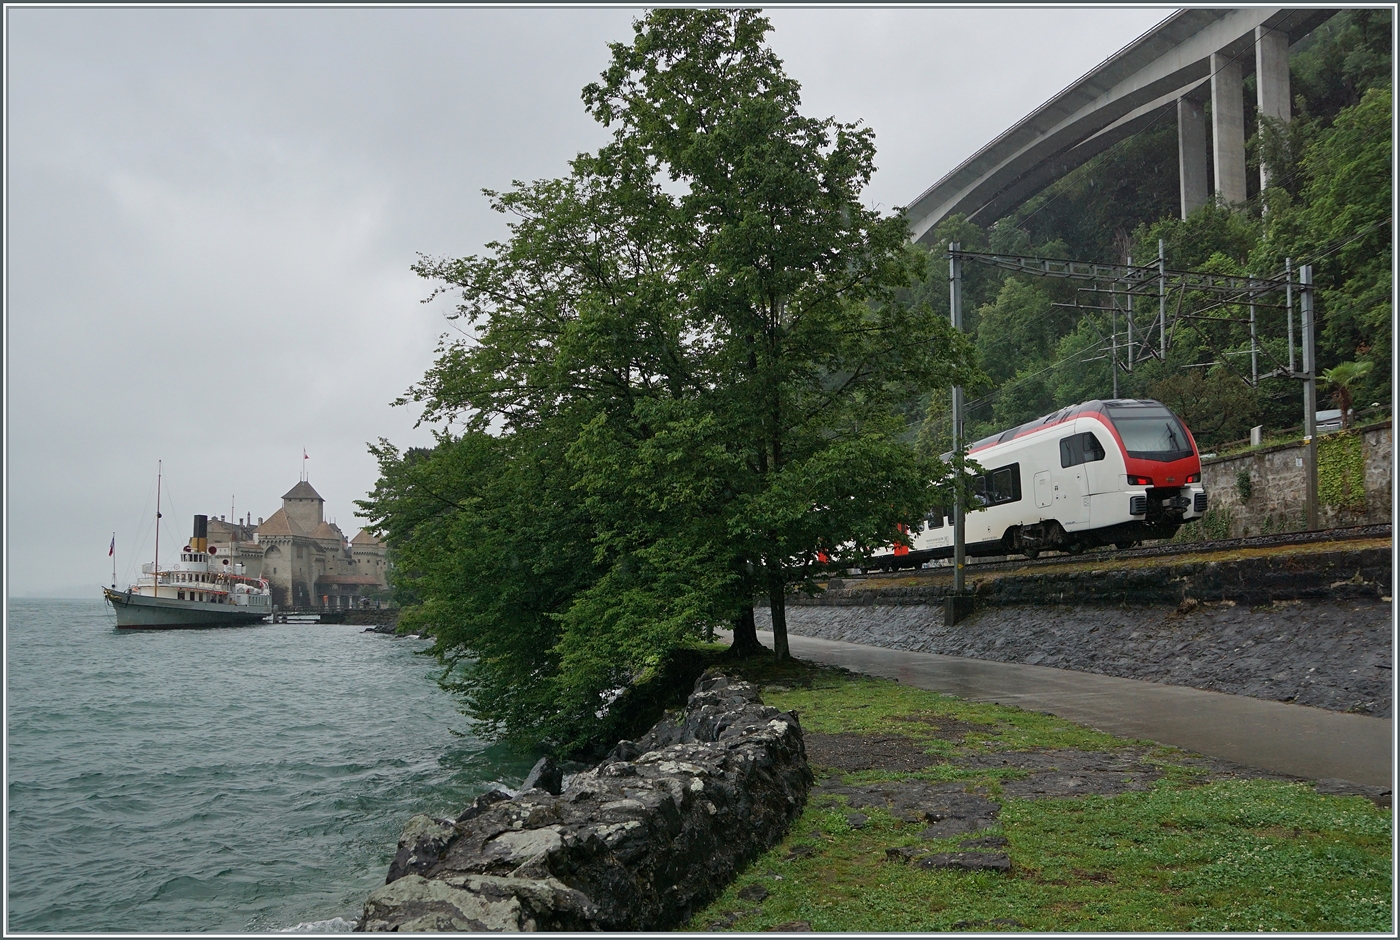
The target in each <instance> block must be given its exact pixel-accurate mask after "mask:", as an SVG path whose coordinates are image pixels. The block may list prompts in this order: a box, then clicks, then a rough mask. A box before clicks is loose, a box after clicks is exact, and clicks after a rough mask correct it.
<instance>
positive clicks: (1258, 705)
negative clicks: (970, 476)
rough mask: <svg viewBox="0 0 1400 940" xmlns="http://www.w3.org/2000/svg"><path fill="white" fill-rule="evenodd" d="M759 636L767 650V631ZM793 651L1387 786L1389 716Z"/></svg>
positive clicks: (839, 650) (879, 652) (871, 652)
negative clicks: (1375, 716) (1351, 713)
mask: <svg viewBox="0 0 1400 940" xmlns="http://www.w3.org/2000/svg"><path fill="white" fill-rule="evenodd" d="M758 637H759V640H760V641H761V642H762V643H763V644H764V645H765V646H767V647H769V648H770V649H771V648H772V645H773V635H772V634H771V633H765V632H760V633H759V634H758ZM788 647H789V649H790V650H791V652H792V655H793V656H795V657H797V658H798V659H805V660H809V661H812V662H819V663H828V664H830V665H833V666H842V667H845V668H846V669H850V670H851V671H853V672H859V673H863V674H865V675H870V676H883V677H885V678H888V679H896V680H898V681H899V682H902V683H904V684H906V685H911V686H914V687H915V688H920V689H928V690H930V691H933V692H944V693H947V694H948V695H956V696H958V697H959V698H964V699H968V700H971V701H974V702H994V703H997V704H1001V705H1015V706H1018V707H1020V708H1024V709H1027V710H1028V711H1040V712H1048V713H1049V714H1052V715H1055V716H1057V717H1060V718H1064V719H1067V720H1069V721H1073V722H1077V723H1078V724H1082V725H1088V726H1089V727H1091V728H1096V729H1098V730H1099V731H1104V732H1107V733H1109V734H1115V735H1118V736H1120V737H1126V738H1142V739H1146V740H1148V741H1155V742H1157V743H1159V744H1169V745H1172V746H1174V747H1180V748H1184V749H1186V750H1190V751H1195V752H1197V753H1198V754H1204V755H1206V756H1208V757H1216V758H1220V759H1223V760H1231V761H1235V762H1237V763H1240V764H1244V765H1246V766H1249V767H1257V768H1259V769H1261V770H1269V771H1273V772H1275V773H1284V774H1292V775H1294V776H1298V777H1303V778H1305V779H1308V780H1324V779H1332V778H1335V779H1341V780H1350V781H1351V782H1353V783H1360V784H1365V785H1367V786H1380V787H1390V786H1391V783H1392V780H1393V773H1392V768H1393V762H1394V756H1393V755H1394V751H1393V748H1394V743H1395V740H1394V729H1393V722H1392V720H1391V719H1389V718H1372V717H1369V716H1365V715H1349V714H1346V713H1343V712H1333V711H1327V710H1326V709H1321V708H1312V707H1309V706H1306V705H1289V704H1287V703H1284V702H1266V701H1263V700H1262V699H1256V698H1248V697H1246V696H1243V695H1227V694H1225V693H1222V692H1206V691H1204V690H1201V689H1191V688H1187V687H1185V686H1179V685H1162V684H1159V683H1156V682H1143V681H1141V680H1139V679H1120V678H1117V677H1116V676H1100V675H1096V674H1094V673H1088V672H1074V671H1072V670H1068V669H1054V668H1051V667H1048V666H1027V665H1023V664H1021V663H999V662H991V661H988V660H983V659H967V658H964V657H961V656H942V655H939V654H936V653H911V652H905V651H904V650H891V649H882V648H880V647H875V646H859V645H857V644H855V643H841V642H837V641H835V640H818V639H814V638H812V637H804V636H794V635H792V634H788Z"/></svg>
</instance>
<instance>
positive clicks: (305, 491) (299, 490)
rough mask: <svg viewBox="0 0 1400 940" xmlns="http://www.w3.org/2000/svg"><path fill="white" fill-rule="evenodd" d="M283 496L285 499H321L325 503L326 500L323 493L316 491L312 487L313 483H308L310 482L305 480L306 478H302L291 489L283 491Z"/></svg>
mask: <svg viewBox="0 0 1400 940" xmlns="http://www.w3.org/2000/svg"><path fill="white" fill-rule="evenodd" d="M282 498H283V499H320V500H321V502H323V503H324V502H325V500H324V499H321V494H320V493H318V492H316V491H315V490H314V489H312V488H311V484H310V483H308V482H307V481H305V480H302V481H301V482H299V483H297V485H296V486H294V487H292V488H291V489H289V490H287V492H285V493H283V494H282Z"/></svg>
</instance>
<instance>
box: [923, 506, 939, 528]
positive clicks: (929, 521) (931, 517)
mask: <svg viewBox="0 0 1400 940" xmlns="http://www.w3.org/2000/svg"><path fill="white" fill-rule="evenodd" d="M924 524H925V525H927V526H928V528H930V529H941V528H943V510H941V509H935V510H934V511H933V512H931V513H929V514H928V516H927V517H926V518H925V519H924Z"/></svg>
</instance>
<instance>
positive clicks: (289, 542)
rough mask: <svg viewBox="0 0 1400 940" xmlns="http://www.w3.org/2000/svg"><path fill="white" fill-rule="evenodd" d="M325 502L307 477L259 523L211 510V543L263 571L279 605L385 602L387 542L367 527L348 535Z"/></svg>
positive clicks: (254, 573) (256, 573) (259, 574)
mask: <svg viewBox="0 0 1400 940" xmlns="http://www.w3.org/2000/svg"><path fill="white" fill-rule="evenodd" d="M325 502H326V501H325V500H324V499H322V498H321V494H320V493H317V492H316V490H315V489H313V488H312V486H311V484H310V483H308V482H307V481H306V480H302V481H300V482H299V483H297V485H296V486H294V487H292V488H291V489H290V490H288V491H287V492H286V493H285V494H284V495H283V496H282V508H281V509H279V510H277V511H276V512H275V513H273V514H272V516H271V517H270V518H268V519H265V520H264V519H261V518H260V519H258V521H257V524H256V525H254V524H253V521H252V516H251V515H249V516H247V517H245V518H243V519H234V520H233V521H229V520H228V519H226V518H225V517H223V516H219V517H217V518H215V517H213V516H211V517H210V518H209V544H210V545H211V546H214V549H215V552H216V557H220V558H227V559H228V560H229V562H230V564H241V565H243V567H244V573H245V574H248V575H250V576H251V577H255V578H265V579H266V580H267V582H268V585H269V586H270V587H271V588H272V602H273V603H274V604H276V605H277V606H278V607H279V608H287V607H325V608H330V609H333V610H348V609H352V608H358V607H366V606H382V605H383V604H384V603H385V602H386V601H387V597H388V590H389V578H388V575H389V562H388V559H387V558H386V557H385V545H384V543H383V542H381V541H379V539H377V538H375V537H374V536H373V535H371V534H370V533H368V532H366V531H363V530H361V531H360V533H359V534H358V535H356V536H355V537H354V538H353V539H347V538H346V537H345V534H344V533H343V532H341V531H340V528H339V527H338V526H337V525H336V524H335V523H334V522H327V521H326V519H325V516H324V508H325Z"/></svg>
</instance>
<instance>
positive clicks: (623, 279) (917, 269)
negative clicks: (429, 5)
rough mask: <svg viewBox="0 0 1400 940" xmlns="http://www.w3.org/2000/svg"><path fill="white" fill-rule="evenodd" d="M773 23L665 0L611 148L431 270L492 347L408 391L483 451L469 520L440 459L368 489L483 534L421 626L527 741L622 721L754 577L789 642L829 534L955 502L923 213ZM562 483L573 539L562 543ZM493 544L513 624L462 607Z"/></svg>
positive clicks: (964, 350) (852, 552)
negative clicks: (785, 53)
mask: <svg viewBox="0 0 1400 940" xmlns="http://www.w3.org/2000/svg"><path fill="white" fill-rule="evenodd" d="M769 28H770V27H769V24H768V22H767V20H766V19H765V18H763V17H762V16H761V15H759V14H758V13H757V12H755V11H751V10H737V11H736V10H657V11H653V12H651V13H649V14H648V15H647V16H646V17H644V18H643V19H641V20H639V21H638V22H637V23H636V24H635V36H634V39H633V41H632V42H631V43H630V44H623V43H618V44H614V45H613V46H612V47H611V50H612V62H611V64H610V66H609V67H608V69H607V71H606V72H605V73H604V74H603V76H602V79H601V80H600V81H599V82H597V83H594V84H592V85H589V86H588V87H587V88H586V89H585V90H584V95H583V97H584V102H585V105H586V107H587V108H588V110H589V112H590V113H591V114H592V115H593V116H594V117H595V118H596V119H597V120H599V121H600V122H601V123H602V124H604V125H605V126H607V127H610V128H612V130H613V137H612V140H611V141H610V142H609V143H608V144H607V145H606V146H604V147H602V148H601V149H600V150H599V151H598V152H596V153H593V154H582V155H580V156H579V157H578V158H576V159H575V160H574V161H573V163H572V172H571V173H570V175H569V176H568V177H567V178H564V179H560V180H549V181H543V182H537V183H533V184H523V183H516V184H515V187H514V189H513V190H512V191H510V192H508V193H503V194H502V193H490V194H489V195H490V197H491V199H492V203H493V205H494V206H495V208H496V209H497V210H499V211H501V212H505V213H510V214H511V215H513V216H515V220H514V221H513V222H512V223H511V234H510V238H509V239H508V240H507V241H505V242H503V243H493V244H491V245H489V246H488V253H487V254H486V255H484V256H480V257H478V256H473V257H468V258H463V259H456V260H454V259H443V260H433V259H422V260H421V261H420V263H419V264H418V265H417V266H416V270H417V271H418V273H420V274H421V275H423V276H425V277H428V278H431V279H434V280H436V281H438V282H439V283H440V285H441V286H442V289H446V290H455V291H459V292H460V293H461V298H462V300H461V303H460V305H459V307H458V311H457V316H459V317H460V318H462V319H465V320H466V321H468V322H469V323H470V324H471V325H472V326H473V327H474V329H475V341H444V344H443V345H442V347H441V349H440V351H439V355H438V358H437V361H436V362H435V364H434V365H433V367H432V368H431V369H430V370H429V371H428V373H427V374H426V375H425V377H424V379H423V380H422V381H421V382H420V383H418V385H416V386H415V387H414V388H413V389H412V390H411V392H410V394H409V395H408V396H407V399H406V400H411V401H414V402H417V403H419V404H421V405H423V406H424V418H425V420H429V421H439V420H455V421H459V422H462V423H463V424H464V425H465V426H466V428H467V433H466V434H465V435H463V436H462V437H461V438H449V437H444V438H443V439H442V440H441V442H440V444H439V448H438V450H439V452H440V453H438V454H435V455H434V456H433V458H432V459H429V460H428V461H427V464H428V465H429V466H432V465H434V463H435V461H441V462H442V464H443V466H444V467H447V466H449V465H452V466H455V465H456V464H457V462H458V461H460V460H467V462H468V464H469V465H470V466H471V467H472V468H474V469H473V470H472V472H470V473H464V474H460V475H458V476H456V477H454V478H453V479H454V480H455V481H456V484H457V488H456V489H450V490H447V491H445V492H443V493H442V494H441V495H442V496H443V500H442V501H441V504H442V505H441V511H442V512H443V513H445V514H446V515H447V516H449V517H451V518H452V519H454V520H455V522H452V523H449V522H447V521H441V522H439V521H426V522H424V523H422V525H423V526H424V529H423V533H420V531H419V529H418V524H417V523H414V522H413V521H412V520H413V518H415V517H414V516H413V515H412V513H409V512H408V511H407V509H405V507H406V506H409V505H414V506H416V505H418V504H419V503H422V502H424V500H423V498H422V497H420V496H416V495H411V494H412V493H413V492H414V491H413V488H412V487H413V486H418V485H419V483H417V482H414V481H416V480H417V479H418V477H416V476H414V475H415V474H419V473H421V472H423V470H422V469H421V468H419V466H418V464H417V463H413V462H410V461H408V460H406V458H405V457H404V456H403V455H397V454H395V453H393V452H392V451H391V450H387V449H381V467H382V470H381V489H377V490H376V493H375V494H374V497H373V498H372V499H371V500H369V501H367V503H368V505H367V507H366V508H367V511H368V512H369V513H370V514H371V519H372V520H376V525H377V526H378V527H380V528H381V529H382V530H384V531H386V532H387V533H389V535H390V543H391V544H395V541H396V540H397V541H403V542H411V543H413V544H420V541H419V540H420V539H427V540H428V541H431V538H432V536H431V535H430V534H426V533H430V532H431V531H432V530H433V528H434V527H439V526H449V527H450V526H456V527H458V528H456V529H453V531H454V532H459V533H460V534H458V536H457V541H455V542H454V543H453V544H454V546H457V547H458V548H459V551H458V554H457V556H456V557H455V558H454V559H452V560H450V561H443V562H441V563H438V570H436V571H434V572H433V573H431V574H420V575H416V576H415V577H416V580H415V581H414V589H415V591H416V592H417V594H418V596H419V597H421V598H423V600H422V602H421V604H420V606H419V612H418V613H417V614H415V615H414V616H417V617H418V618H419V621H421V622H425V623H426V622H428V621H429V620H431V622H432V627H431V630H432V632H433V635H434V636H435V637H437V639H438V652H439V654H440V655H442V656H444V658H447V659H449V660H450V659H451V658H452V657H457V658H458V659H460V661H461V664H462V667H463V668H462V669H461V670H459V672H458V673H456V675H458V676H459V678H458V680H457V681H459V682H460V683H462V688H463V690H464V694H465V695H466V697H467V699H466V700H467V704H468V707H469V708H470V709H471V710H472V711H473V712H474V713H480V712H483V711H484V712H485V713H487V714H492V715H498V716H500V718H499V720H500V723H501V725H502V727H504V728H505V729H506V730H507V731H508V732H511V733H514V734H515V735H516V736H518V737H525V738H529V737H532V736H533V737H535V738H543V739H545V740H549V741H552V742H555V743H556V744H558V745H559V746H561V747H579V746H582V745H583V744H584V743H585V742H587V741H589V740H596V739H597V738H598V737H599V736H600V735H601V734H603V733H604V732H603V730H602V729H603V727H604V725H605V722H606V718H605V716H606V714H607V705H608V702H609V700H610V696H611V695H613V694H615V692H616V690H617V689H619V688H622V687H625V686H626V685H627V684H628V683H629V682H631V681H633V680H635V679H636V678H637V677H638V676H639V675H641V674H643V673H645V672H646V671H647V670H648V669H653V668H655V667H656V666H657V665H658V664H659V663H660V662H661V661H662V660H663V659H664V658H665V657H666V656H667V655H668V652H669V651H671V650H674V649H675V648H676V647H677V646H678V645H680V644H683V643H686V642H689V641H691V640H694V639H696V638H698V637H701V636H703V635H705V633H706V632H707V631H708V630H709V629H710V628H712V627H714V626H716V625H721V624H726V623H727V624H734V625H735V627H736V645H742V641H741V637H742V634H743V628H744V627H745V626H746V625H747V626H748V627H749V628H750V630H751V626H752V618H751V614H750V615H749V616H747V617H746V616H745V612H746V611H750V610H751V607H752V604H753V601H754V598H755V597H756V596H761V595H766V597H767V600H768V604H769V607H770V609H771V610H772V614H773V626H774V636H775V647H776V649H775V653H776V654H777V655H778V656H780V657H783V656H786V655H788V651H787V638H786V629H785V616H784V614H785V599H786V595H787V591H788V589H789V587H790V586H791V585H792V584H794V583H801V582H803V581H804V580H805V579H806V578H807V577H808V576H809V575H810V574H812V571H813V565H814V563H815V562H816V559H817V556H818V553H819V552H825V553H827V554H828V555H832V556H836V557H855V556H858V555H860V554H862V553H864V552H867V551H869V550H871V549H873V548H875V547H878V546H881V545H885V544H888V543H889V542H890V541H892V540H893V539H894V538H895V537H896V533H897V526H898V525H899V524H902V523H909V522H911V521H913V520H916V519H919V518H921V517H922V516H923V514H924V513H925V512H926V511H927V509H928V508H929V506H931V505H933V504H934V503H935V502H936V501H937V500H938V493H937V490H936V487H935V486H934V485H933V484H932V483H931V482H930V481H932V480H937V479H939V478H940V477H941V476H942V471H941V470H940V468H939V465H938V463H937V461H936V460H930V459H924V458H920V457H918V456H917V455H916V454H915V452H914V449H913V447H912V446H911V443H910V442H909V441H907V440H906V438H909V437H912V433H911V432H910V429H909V428H908V427H907V425H906V422H905V420H904V419H903V418H902V417H901V409H902V408H903V407H905V406H906V404H907V403H908V402H909V401H912V400H918V399H919V398H920V396H922V395H925V394H927V392H928V390H929V389H932V388H936V387H944V388H946V387H947V386H948V385H949V384H951V382H952V381H953V380H954V379H956V378H961V379H963V380H967V379H971V378H974V377H975V375H974V373H973V371H972V370H971V369H969V368H968V367H967V366H966V363H967V362H969V361H971V360H972V358H973V356H974V354H973V352H972V349H971V344H970V343H969V342H968V341H966V340H965V339H963V338H962V337H958V336H954V335H953V334H952V331H951V327H950V326H949V325H948V324H947V322H946V320H945V319H944V318H943V317H940V316H939V315H938V313H937V311H936V310H934V308H933V307H932V306H931V305H930V304H928V303H923V302H920V301H919V298H917V297H915V296H914V285H915V284H916V283H917V279H918V275H919V274H920V273H921V272H922V271H923V269H924V267H925V264H926V255H925V254H924V253H922V252H918V251H916V250H914V249H911V248H910V247H909V246H908V245H907V244H906V243H905V224H904V221H903V219H902V218H900V217H898V216H894V217H882V216H880V215H879V214H878V213H876V212H874V211H873V210H870V209H867V208H865V207H864V206H863V205H862V203H861V200H860V195H861V192H862V190H863V189H864V187H865V186H866V185H867V183H868V182H869V179H870V176H871V174H872V172H873V170H874V153H875V151H874V141H873V134H872V133H871V132H870V131H869V129H867V128H864V127H861V126H859V125H858V124H843V123H839V122H837V121H835V120H834V119H829V118H828V119H822V120H818V119H812V118H807V117H804V116H802V115H801V114H800V112H799V105H800V96H799V94H798V91H799V89H798V85H797V83H796V82H794V81H793V80H792V79H791V78H789V77H788V76H787V75H786V74H785V73H784V72H783V69H782V64H781V62H780V61H779V60H778V59H777V57H776V56H775V55H774V54H773V53H772V51H771V50H770V49H769V48H768V47H767V46H766V44H765V41H764V37H765V35H766V33H767V32H768V30H769ZM482 437H491V438H493V439H498V440H499V443H498V444H493V445H488V444H486V443H483V442H482V441H481V440H480V438H482ZM459 452H460V453H459ZM400 480H408V481H409V482H410V483H411V484H412V485H409V483H403V484H400V483H399V482H396V481H400ZM405 486H408V489H405ZM533 487H538V488H539V495H538V496H537V495H536V494H535V492H534V491H533V490H532V488H533ZM488 492H489V493H490V496H489V497H488V496H487V495H486V494H487V493H488ZM405 493H408V494H410V496H405V495H404V494H405ZM478 493H480V496H479V499H480V502H472V501H470V497H474V496H476V495H477V494H478ZM488 498H489V499H491V500H493V501H499V503H500V505H493V506H491V507H489V508H484V507H483V506H482V504H484V503H485V502H486V501H487V500H488ZM540 498H543V499H544V500H546V503H547V505H549V506H550V507H551V512H552V513H557V514H558V520H559V522H560V524H561V525H563V526H564V531H563V533H562V534H563V538H562V539H561V542H560V546H561V547H560V548H558V549H555V548H553V547H550V548H549V549H548V550H547V551H546V553H545V556H544V558H543V559H541V560H539V561H536V560H535V559H533V558H530V557H529V555H528V552H530V551H531V550H540V549H541V546H540V545H539V543H537V542H535V541H532V540H533V539H535V538H536V537H537V536H539V537H541V538H544V537H546V536H552V534H553V532H552V529H553V527H554V524H555V519H554V517H553V516H540V517H539V518H537V519H536V520H535V521H534V523H533V525H532V524H531V523H530V522H529V521H527V520H528V517H529V516H530V515H531V513H532V512H533V511H534V509H535V507H536V505H537V502H536V500H537V499H540ZM424 504H425V505H426V503H424ZM449 506H451V507H453V508H449ZM497 526H502V527H504V526H524V527H525V528H526V529H527V530H533V531H527V532H519V531H499V532H498V531H496V527H497ZM468 543H471V544H470V545H469V544H468ZM485 552H490V553H492V555H491V557H485V556H484V555H483V553H485ZM499 552H503V553H505V554H504V555H503V556H502V558H507V559H508V558H514V559H516V560H517V561H518V564H517V565H516V566H515V567H511V566H510V565H508V564H506V562H505V561H503V560H498V559H496V557H495V553H499ZM575 553H577V554H576V556H575ZM570 556H575V560H574V566H573V567H572V568H570V567H569V566H568V565H567V563H566V564H565V565H564V567H563V568H562V569H556V568H555V567H554V563H555V562H556V561H558V560H560V559H563V558H568V557H570ZM413 557H414V559H415V561H416V564H417V565H418V566H419V567H418V568H416V569H413V570H422V569H424V568H426V567H432V566H433V564H434V562H433V561H432V559H431V558H429V557H428V553H427V552H426V551H422V552H417V553H414V555H413ZM477 564H480V565H483V566H485V568H484V569H483V570H489V572H490V573H491V576H492V577H494V578H501V579H506V580H509V581H511V582H512V583H511V584H510V585H509V586H508V591H507V593H509V594H510V595H511V596H513V597H516V598H517V600H516V601H515V602H514V606H512V607H511V608H510V610H509V611H506V613H507V614H508V616H506V617H502V618H500V619H499V620H497V619H493V617H494V615H493V614H491V613H484V614H477V613H473V614H471V615H470V617H469V619H467V620H464V619H463V617H464V608H465V604H466V600H465V598H467V597H468V596H470V595H471V592H472V591H475V590H477V588H475V587H472V588H463V587H461V586H460V585H459V583H458V582H459V581H461V580H470V579H473V574H472V572H473V570H474V567H475V565H477ZM405 567H406V568H407V566H405ZM474 580H475V581H477V582H478V583H479V582H480V580H481V579H480V578H475V579H474ZM493 587H495V586H494V585H493ZM443 598H455V599H456V600H453V601H451V603H450V604H449V603H448V601H447V600H444V599H443ZM492 610H494V611H496V612H500V611H501V610H502V608H501V607H500V605H494V606H493V607H492ZM511 617H517V620H515V621H512V620H511V619H510V618H511ZM453 618H455V620H453ZM449 621H452V622H449ZM521 624H525V625H527V626H528V629H523V628H521V626H520V625H521ZM517 634H518V635H517ZM750 639H751V640H752V639H753V638H752V637H751V636H750ZM755 642H756V641H755ZM525 647H528V648H525ZM511 682H518V683H519V684H520V688H518V689H513V688H511V687H510V684H511ZM489 696H494V697H495V700H492V701H487V699H488V697H489Z"/></svg>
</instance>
